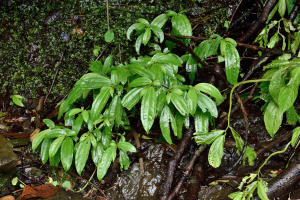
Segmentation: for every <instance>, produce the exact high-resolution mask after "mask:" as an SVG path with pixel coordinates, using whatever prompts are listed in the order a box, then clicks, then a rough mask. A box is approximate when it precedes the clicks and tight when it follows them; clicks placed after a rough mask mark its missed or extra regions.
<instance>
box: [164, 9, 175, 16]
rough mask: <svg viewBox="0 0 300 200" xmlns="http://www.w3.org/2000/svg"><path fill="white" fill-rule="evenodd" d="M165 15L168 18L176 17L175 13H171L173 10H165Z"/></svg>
mask: <svg viewBox="0 0 300 200" xmlns="http://www.w3.org/2000/svg"><path fill="white" fill-rule="evenodd" d="M166 15H167V16H168V17H170V16H174V15H177V13H176V12H175V11H173V10H167V11H166Z"/></svg>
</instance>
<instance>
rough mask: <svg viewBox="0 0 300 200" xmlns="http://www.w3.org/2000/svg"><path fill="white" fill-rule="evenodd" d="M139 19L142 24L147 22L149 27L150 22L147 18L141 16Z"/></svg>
mask: <svg viewBox="0 0 300 200" xmlns="http://www.w3.org/2000/svg"><path fill="white" fill-rule="evenodd" d="M137 21H138V22H140V23H142V24H145V25H146V26H147V27H148V26H149V22H148V21H147V20H146V19H143V18H139V19H138V20H137Z"/></svg>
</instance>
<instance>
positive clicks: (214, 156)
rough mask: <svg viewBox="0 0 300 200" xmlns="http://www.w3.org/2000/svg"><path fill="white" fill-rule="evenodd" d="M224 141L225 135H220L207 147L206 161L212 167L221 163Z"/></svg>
mask: <svg viewBox="0 0 300 200" xmlns="http://www.w3.org/2000/svg"><path fill="white" fill-rule="evenodd" d="M224 142H225V135H222V136H220V137H218V138H217V139H216V140H215V141H214V142H213V143H212V145H211V147H210V149H209V153H208V162H209V164H210V165H211V166H213V167H214V168H217V167H219V166H220V164H221V160H222V156H223V147H224Z"/></svg>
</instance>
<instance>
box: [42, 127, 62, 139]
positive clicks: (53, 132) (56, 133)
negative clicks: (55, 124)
mask: <svg viewBox="0 0 300 200" xmlns="http://www.w3.org/2000/svg"><path fill="white" fill-rule="evenodd" d="M66 135H67V132H66V131H65V130H63V129H52V130H51V131H49V132H47V133H46V135H45V138H56V137H61V136H66Z"/></svg>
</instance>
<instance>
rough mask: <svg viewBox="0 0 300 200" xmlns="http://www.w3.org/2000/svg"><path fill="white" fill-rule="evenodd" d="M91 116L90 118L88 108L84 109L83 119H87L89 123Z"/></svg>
mask: <svg viewBox="0 0 300 200" xmlns="http://www.w3.org/2000/svg"><path fill="white" fill-rule="evenodd" d="M89 118H90V116H89V112H88V111H87V110H84V111H82V119H83V121H85V122H86V123H88V121H89Z"/></svg>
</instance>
